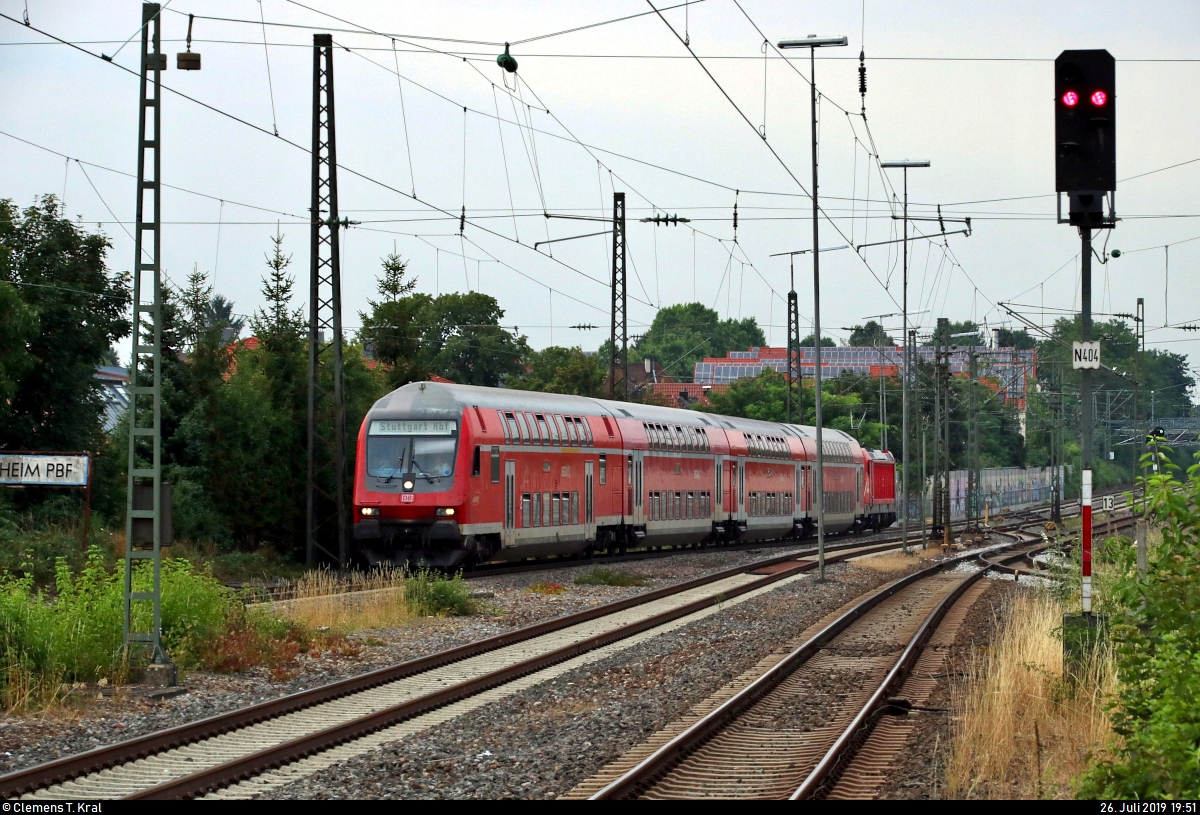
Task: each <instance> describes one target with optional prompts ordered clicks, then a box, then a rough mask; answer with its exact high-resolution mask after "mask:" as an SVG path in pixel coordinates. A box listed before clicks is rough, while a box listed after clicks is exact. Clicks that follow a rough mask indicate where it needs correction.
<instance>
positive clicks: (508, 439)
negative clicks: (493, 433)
mask: <svg viewBox="0 0 1200 815" xmlns="http://www.w3.org/2000/svg"><path fill="white" fill-rule="evenodd" d="M496 415H497V416H499V417H500V429H501V430H503V431H504V443H505V444H512V437H511V436H509V435H508V422H507V421H505V417H504V413H503V411H499V410H497V411H496Z"/></svg>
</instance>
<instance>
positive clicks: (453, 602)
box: [404, 569, 475, 617]
mask: <svg viewBox="0 0 1200 815" xmlns="http://www.w3.org/2000/svg"><path fill="white" fill-rule="evenodd" d="M404 597H405V600H406V601H407V603H408V607H409V609H411V610H412V612H413V613H414V614H420V615H421V616H423V617H455V616H466V615H468V614H473V613H474V612H475V601H474V600H472V599H471V588H470V586H468V585H467V581H465V580H463V577H462V573H461V572H460V573H458V574H455V575H454V576H453V577H446V576H445V575H443V574H442V573H441V572H435V571H432V570H430V569H421V570H419V571H417V572H414V573H413V574H411V575H409V577H408V578H407V579H406V580H405V582H404Z"/></svg>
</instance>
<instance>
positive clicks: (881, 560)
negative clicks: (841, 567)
mask: <svg viewBox="0 0 1200 815" xmlns="http://www.w3.org/2000/svg"><path fill="white" fill-rule="evenodd" d="M941 553H942V550H941V549H938V548H935V547H933V546H930V547H929V548H928V549H921V548H920V547H916V548H914V549H913V550H912V554H909V555H906V554H904V553H903V552H901V551H899V550H897V551H895V552H882V553H880V554H878V555H866V556H865V557H859V558H855V559H854V560H853V561H851V562H852V563H853V564H854V565H855V566H856V567H858V568H860V569H871V570H872V571H876V572H902V571H905V570H906V569H908V568H910V567H912V566H916V565H919V564H921V563H922V562H923V561H925V560H928V559H929V558H931V557H935V556H937V555H940V554H941Z"/></svg>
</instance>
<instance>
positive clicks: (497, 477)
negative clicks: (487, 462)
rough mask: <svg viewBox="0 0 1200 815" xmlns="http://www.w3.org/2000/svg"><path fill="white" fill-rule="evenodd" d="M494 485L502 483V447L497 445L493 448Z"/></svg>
mask: <svg viewBox="0 0 1200 815" xmlns="http://www.w3.org/2000/svg"><path fill="white" fill-rule="evenodd" d="M492 483H493V484H499V483H500V447H499V445H495V446H493V447H492Z"/></svg>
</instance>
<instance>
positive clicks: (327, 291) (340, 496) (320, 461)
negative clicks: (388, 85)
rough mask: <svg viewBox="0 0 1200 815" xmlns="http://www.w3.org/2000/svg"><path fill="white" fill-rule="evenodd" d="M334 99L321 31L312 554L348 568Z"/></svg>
mask: <svg viewBox="0 0 1200 815" xmlns="http://www.w3.org/2000/svg"><path fill="white" fill-rule="evenodd" d="M333 102H334V100H333V36H332V35H330V34H314V35H313V119H312V123H313V132H312V206H311V208H310V210H309V212H310V218H311V245H310V257H309V264H310V265H309V293H308V302H309V316H308V478H307V484H306V492H307V514H306V523H305V555H306V559H307V561H308V563H309V564H312V563H313V562H314V560H315V558H316V556H317V552H318V551H319V552H323V553H325V554H326V555H327V556H329V557H331V558H333V559H335V560H336V561H337V563H338V565H339V566H345V565H346V563H347V561H348V551H347V546H346V407H345V394H344V390H343V367H342V278H341V252H340V251H339V249H340V243H339V240H338V227H339V226H341V224H340V223H339V221H338V198H337V146H336V145H337V138H336V130H335V126H334V104H333Z"/></svg>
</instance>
